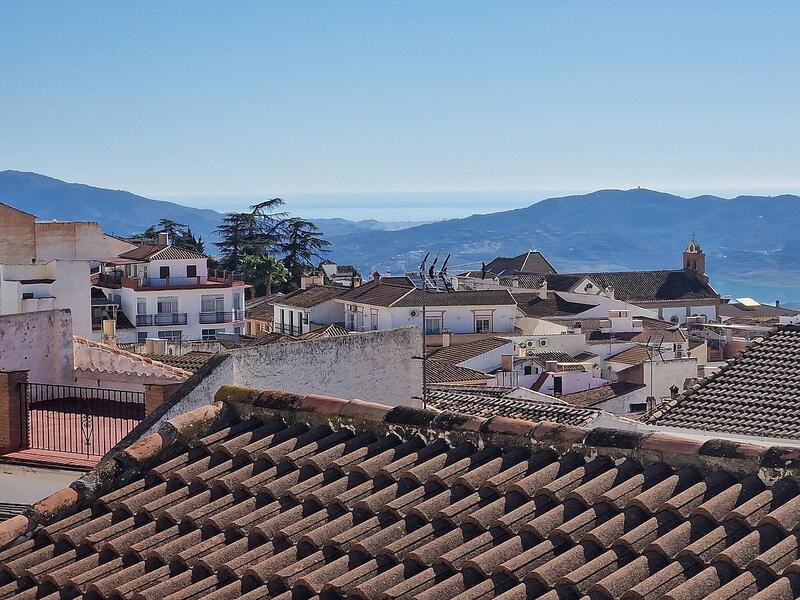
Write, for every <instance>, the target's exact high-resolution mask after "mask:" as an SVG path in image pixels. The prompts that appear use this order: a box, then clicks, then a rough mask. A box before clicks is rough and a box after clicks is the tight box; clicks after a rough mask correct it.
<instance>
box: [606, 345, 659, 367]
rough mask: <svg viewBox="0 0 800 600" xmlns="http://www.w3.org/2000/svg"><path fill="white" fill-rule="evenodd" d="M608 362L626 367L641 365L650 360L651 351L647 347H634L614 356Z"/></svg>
mask: <svg viewBox="0 0 800 600" xmlns="http://www.w3.org/2000/svg"><path fill="white" fill-rule="evenodd" d="M606 360H609V361H611V362H618V363H623V364H626V365H640V364H642V363H645V362H647V361H649V360H650V351H649V350H648V349H647V348H646V347H645V346H634V347H633V348H628V349H627V350H623V351H622V352H617V353H616V354H612V355H611V356H609V357H608V358H607V359H606Z"/></svg>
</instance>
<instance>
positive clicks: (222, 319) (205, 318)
mask: <svg viewBox="0 0 800 600" xmlns="http://www.w3.org/2000/svg"><path fill="white" fill-rule="evenodd" d="M198 316H199V321H200V323H202V324H208V323H232V322H233V321H241V320H243V319H244V311H242V310H229V311H224V310H217V311H213V310H212V311H204V312H201V313H199V315H198Z"/></svg>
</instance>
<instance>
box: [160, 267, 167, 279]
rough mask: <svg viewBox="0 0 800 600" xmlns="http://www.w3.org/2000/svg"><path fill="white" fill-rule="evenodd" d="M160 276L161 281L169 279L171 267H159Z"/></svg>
mask: <svg viewBox="0 0 800 600" xmlns="http://www.w3.org/2000/svg"><path fill="white" fill-rule="evenodd" d="M158 276H159V277H160V278H161V279H169V267H159V268H158Z"/></svg>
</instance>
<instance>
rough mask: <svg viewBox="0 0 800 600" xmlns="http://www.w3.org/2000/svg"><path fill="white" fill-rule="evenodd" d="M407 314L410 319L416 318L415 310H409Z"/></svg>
mask: <svg viewBox="0 0 800 600" xmlns="http://www.w3.org/2000/svg"><path fill="white" fill-rule="evenodd" d="M408 314H409V315H410V316H412V317H416V316H417V311H415V310H410V311H408Z"/></svg>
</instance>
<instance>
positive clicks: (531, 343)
mask: <svg viewBox="0 0 800 600" xmlns="http://www.w3.org/2000/svg"><path fill="white" fill-rule="evenodd" d="M527 345H528V348H533V345H534V344H533V340H528V344H527Z"/></svg>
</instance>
